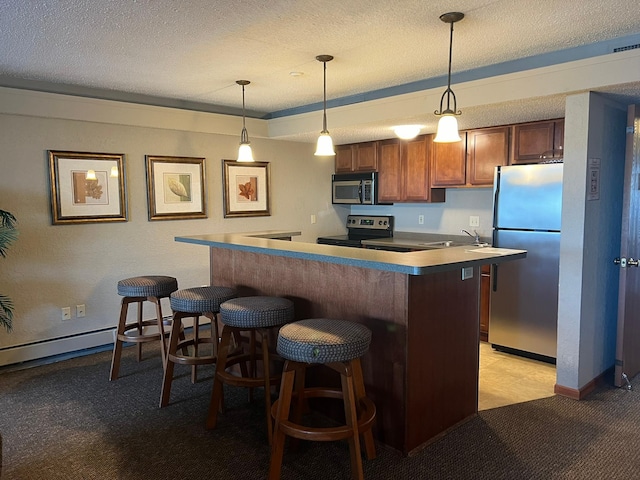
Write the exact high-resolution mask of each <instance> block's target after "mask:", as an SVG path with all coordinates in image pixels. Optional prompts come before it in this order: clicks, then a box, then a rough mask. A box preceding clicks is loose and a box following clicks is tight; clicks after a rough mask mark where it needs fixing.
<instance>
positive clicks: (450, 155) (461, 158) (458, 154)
mask: <svg viewBox="0 0 640 480" xmlns="http://www.w3.org/2000/svg"><path fill="white" fill-rule="evenodd" d="M460 137H461V138H462V141H461V142H452V143H437V142H433V147H432V152H431V154H432V157H433V161H432V162H431V168H432V171H431V186H433V187H453V186H462V185H465V183H466V168H467V167H466V165H467V159H466V135H465V133H464V132H460Z"/></svg>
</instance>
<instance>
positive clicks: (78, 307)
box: [76, 304, 85, 318]
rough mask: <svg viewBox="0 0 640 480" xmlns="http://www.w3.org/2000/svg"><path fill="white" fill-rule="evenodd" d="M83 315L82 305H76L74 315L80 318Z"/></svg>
mask: <svg viewBox="0 0 640 480" xmlns="http://www.w3.org/2000/svg"><path fill="white" fill-rule="evenodd" d="M84 316H85V308H84V304H83V305H76V317H78V318H82V317H84Z"/></svg>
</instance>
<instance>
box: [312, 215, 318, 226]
mask: <svg viewBox="0 0 640 480" xmlns="http://www.w3.org/2000/svg"><path fill="white" fill-rule="evenodd" d="M317 221H318V219H317V218H316V216H315V215H311V224H314V223H316V222H317Z"/></svg>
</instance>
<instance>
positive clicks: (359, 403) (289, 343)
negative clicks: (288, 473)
mask: <svg viewBox="0 0 640 480" xmlns="http://www.w3.org/2000/svg"><path fill="white" fill-rule="evenodd" d="M370 342H371V331H370V330H369V329H368V328H367V327H366V326H364V325H361V324H359V323H354V322H347V321H344V320H333V319H326V318H313V319H307V320H300V321H297V322H293V323H290V324H288V325H285V326H283V327H282V328H281V329H280V332H279V333H278V345H277V351H278V354H279V355H280V356H281V357H282V358H284V359H285V360H286V362H285V364H284V370H283V373H282V382H281V386H280V398H279V399H278V400H276V401H275V402H274V404H273V407H272V416H273V418H274V419H275V426H274V433H273V444H272V448H271V464H270V468H269V479H277V478H280V472H281V468H282V457H283V453H284V441H285V437H286V436H290V437H293V438H296V439H304V440H309V441H333V440H343V439H346V440H348V442H349V452H350V459H351V474H352V478H359V479H361V478H363V469H362V458H361V454H360V436H361V435H362V437H363V440H364V444H365V451H366V455H367V458H369V459H372V458H374V457H375V455H376V452H375V444H374V442H373V433H372V431H371V428H372V426H373V423H374V421H375V415H376V409H375V406H374V404H373V402H371V400H369V399H368V398H367V396H366V393H365V388H364V380H363V375H362V366H361V364H360V357H362V356H363V355H364V354H365V353H367V351H368V349H369V344H370ZM314 365H325V366H327V367H329V368H331V369H332V370H334V371H336V372H338V373H339V374H340V378H341V385H342V389H341V390H337V389H332V388H322V387H315V388H305V385H304V380H305V373H306V369H307V368H308V367H310V366H314ZM294 389H295V392H294ZM312 397H326V398H334V399H342V401H343V404H344V413H345V419H346V422H345V424H344V425H339V426H336V427H324V428H317V427H310V426H306V425H303V424H302V412H303V406H304V403H305V401H306V399H307V398H312ZM292 399H295V400H296V402H295V404H294V407H293V412H291V411H290V410H291V403H292ZM290 418H291V420H290Z"/></svg>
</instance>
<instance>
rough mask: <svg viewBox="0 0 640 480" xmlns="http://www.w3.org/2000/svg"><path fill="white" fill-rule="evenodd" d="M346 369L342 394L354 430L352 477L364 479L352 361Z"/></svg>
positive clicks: (347, 421) (351, 448)
mask: <svg viewBox="0 0 640 480" xmlns="http://www.w3.org/2000/svg"><path fill="white" fill-rule="evenodd" d="M345 367H346V368H345V371H344V372H343V373H342V374H341V375H340V379H341V381H342V394H343V400H344V413H345V418H346V423H347V426H348V427H350V428H351V431H352V432H353V434H352V436H351V437H349V439H348V442H349V456H350V458H351V478H353V479H358V480H362V479H363V478H364V472H363V470H362V457H361V455H360V434H359V433H358V412H357V410H356V396H355V391H354V390H355V389H354V385H353V375H352V372H351V362H347V363H346V365H345Z"/></svg>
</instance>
